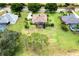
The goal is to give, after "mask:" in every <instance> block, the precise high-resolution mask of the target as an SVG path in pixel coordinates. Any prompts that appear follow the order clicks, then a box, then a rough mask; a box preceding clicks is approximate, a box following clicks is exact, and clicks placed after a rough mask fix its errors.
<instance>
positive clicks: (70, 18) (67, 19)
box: [61, 14, 79, 31]
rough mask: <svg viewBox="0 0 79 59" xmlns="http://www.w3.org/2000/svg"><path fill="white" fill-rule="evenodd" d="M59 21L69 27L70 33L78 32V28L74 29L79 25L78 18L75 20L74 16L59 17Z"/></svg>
mask: <svg viewBox="0 0 79 59" xmlns="http://www.w3.org/2000/svg"><path fill="white" fill-rule="evenodd" d="M61 20H62V21H63V22H64V23H65V24H67V25H69V26H70V29H71V30H72V31H79V28H76V25H77V24H79V18H77V17H76V16H75V15H74V14H70V15H67V16H61Z"/></svg>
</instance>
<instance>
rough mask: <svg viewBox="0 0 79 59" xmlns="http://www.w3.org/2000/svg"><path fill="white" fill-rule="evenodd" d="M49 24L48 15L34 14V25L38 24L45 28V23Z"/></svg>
mask: <svg viewBox="0 0 79 59" xmlns="http://www.w3.org/2000/svg"><path fill="white" fill-rule="evenodd" d="M46 22H47V15H46V14H33V16H32V23H33V24H36V25H37V26H38V27H45V23H46Z"/></svg>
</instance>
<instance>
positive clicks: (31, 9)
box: [28, 3, 41, 12]
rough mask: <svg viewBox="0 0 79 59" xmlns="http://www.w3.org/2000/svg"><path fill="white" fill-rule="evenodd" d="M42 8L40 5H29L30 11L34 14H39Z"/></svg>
mask: <svg viewBox="0 0 79 59" xmlns="http://www.w3.org/2000/svg"><path fill="white" fill-rule="evenodd" d="M40 8H41V4H39V3H28V9H29V10H30V11H32V12H37V11H39V9H40Z"/></svg>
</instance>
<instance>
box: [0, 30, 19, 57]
mask: <svg viewBox="0 0 79 59" xmlns="http://www.w3.org/2000/svg"><path fill="white" fill-rule="evenodd" d="M18 39H19V33H17V32H13V31H4V32H3V33H0V55H1V56H12V55H14V54H15V51H16V49H17V48H18V46H19V44H18V41H19V40H18Z"/></svg>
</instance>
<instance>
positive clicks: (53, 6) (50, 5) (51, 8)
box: [45, 3, 58, 12]
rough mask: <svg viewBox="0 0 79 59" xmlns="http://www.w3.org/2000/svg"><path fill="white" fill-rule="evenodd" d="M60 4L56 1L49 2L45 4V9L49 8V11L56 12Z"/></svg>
mask: <svg viewBox="0 0 79 59" xmlns="http://www.w3.org/2000/svg"><path fill="white" fill-rule="evenodd" d="M57 8H58V6H57V4H56V3H47V4H46V5H45V9H47V11H50V12H52V11H53V12H55V11H56V10H57Z"/></svg>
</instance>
